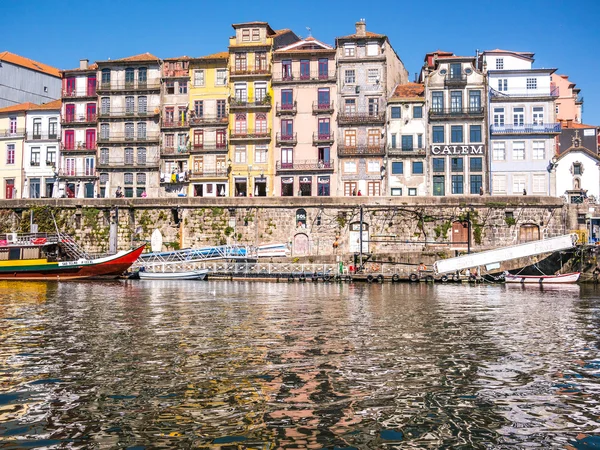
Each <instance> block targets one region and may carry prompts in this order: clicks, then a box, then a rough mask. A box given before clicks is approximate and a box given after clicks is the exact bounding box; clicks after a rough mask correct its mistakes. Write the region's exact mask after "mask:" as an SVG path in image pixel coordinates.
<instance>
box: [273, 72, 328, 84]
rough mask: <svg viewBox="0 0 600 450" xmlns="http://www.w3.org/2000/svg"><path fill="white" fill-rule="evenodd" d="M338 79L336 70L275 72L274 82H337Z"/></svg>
mask: <svg viewBox="0 0 600 450" xmlns="http://www.w3.org/2000/svg"><path fill="white" fill-rule="evenodd" d="M336 80H337V76H336V72H333V73H328V72H318V71H317V72H310V73H300V72H292V73H277V74H273V80H272V83H273V84H286V83H294V84H295V83H327V82H329V83H335V81H336Z"/></svg>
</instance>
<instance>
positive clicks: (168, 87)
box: [165, 81, 175, 95]
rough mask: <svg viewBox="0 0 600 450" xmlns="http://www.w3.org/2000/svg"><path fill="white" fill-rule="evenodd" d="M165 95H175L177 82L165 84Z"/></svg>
mask: <svg viewBox="0 0 600 450" xmlns="http://www.w3.org/2000/svg"><path fill="white" fill-rule="evenodd" d="M165 94H167V95H173V94H175V82H174V81H167V82H166V83H165Z"/></svg>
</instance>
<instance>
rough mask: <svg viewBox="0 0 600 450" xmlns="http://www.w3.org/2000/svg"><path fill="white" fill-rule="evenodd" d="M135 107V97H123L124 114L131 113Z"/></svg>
mask: <svg viewBox="0 0 600 450" xmlns="http://www.w3.org/2000/svg"><path fill="white" fill-rule="evenodd" d="M134 109H135V97H133V96H130V95H129V96H127V97H125V114H133V111H134Z"/></svg>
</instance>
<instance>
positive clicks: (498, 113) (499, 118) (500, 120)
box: [494, 108, 504, 127]
mask: <svg viewBox="0 0 600 450" xmlns="http://www.w3.org/2000/svg"><path fill="white" fill-rule="evenodd" d="M494 126H496V127H503V126H504V108H494Z"/></svg>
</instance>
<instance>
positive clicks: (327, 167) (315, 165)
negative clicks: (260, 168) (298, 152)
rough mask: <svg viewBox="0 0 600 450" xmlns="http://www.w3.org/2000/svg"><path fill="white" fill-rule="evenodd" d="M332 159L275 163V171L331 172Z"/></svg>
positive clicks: (332, 166)
mask: <svg viewBox="0 0 600 450" xmlns="http://www.w3.org/2000/svg"><path fill="white" fill-rule="evenodd" d="M333 161H334V160H333V159H331V160H329V161H323V160H322V159H307V160H304V161H293V162H281V161H277V163H276V169H277V171H278V172H292V171H311V172H312V171H324V172H326V171H332V170H333V169H334V167H335V166H334V164H333Z"/></svg>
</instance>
